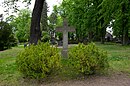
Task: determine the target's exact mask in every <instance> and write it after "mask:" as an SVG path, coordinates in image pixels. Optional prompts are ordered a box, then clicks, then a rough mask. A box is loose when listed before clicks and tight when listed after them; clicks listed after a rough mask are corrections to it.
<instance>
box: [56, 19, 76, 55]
mask: <svg viewBox="0 0 130 86" xmlns="http://www.w3.org/2000/svg"><path fill="white" fill-rule="evenodd" d="M56 32H62V33H63V49H62V52H61V54H62V56H63V57H68V32H75V29H74V28H73V27H69V26H68V22H67V19H64V20H63V27H57V28H56Z"/></svg>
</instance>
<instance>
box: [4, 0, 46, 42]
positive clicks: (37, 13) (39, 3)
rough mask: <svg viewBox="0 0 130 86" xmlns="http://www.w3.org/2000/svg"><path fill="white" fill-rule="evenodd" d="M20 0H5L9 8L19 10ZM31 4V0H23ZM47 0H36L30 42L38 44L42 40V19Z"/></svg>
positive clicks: (5, 4)
mask: <svg viewBox="0 0 130 86" xmlns="http://www.w3.org/2000/svg"><path fill="white" fill-rule="evenodd" d="M18 1H20V0H4V6H6V7H8V8H7V11H8V10H9V9H15V11H17V10H18V7H17V3H16V2H18ZM22 1H23V2H27V4H30V2H31V0H22ZM44 1H45V0H35V5H34V8H33V12H32V19H31V27H30V39H29V40H30V41H29V43H30V44H37V42H38V40H41V30H40V20H41V14H42V9H43V3H44Z"/></svg>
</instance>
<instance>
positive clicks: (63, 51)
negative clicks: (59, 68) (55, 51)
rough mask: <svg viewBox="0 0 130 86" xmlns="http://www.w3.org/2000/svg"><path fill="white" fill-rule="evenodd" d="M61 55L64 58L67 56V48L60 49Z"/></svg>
mask: <svg viewBox="0 0 130 86" xmlns="http://www.w3.org/2000/svg"><path fill="white" fill-rule="evenodd" d="M61 55H62V56H63V57H64V58H67V57H68V50H67V49H65V50H62V52H61Z"/></svg>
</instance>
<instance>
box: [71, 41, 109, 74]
mask: <svg viewBox="0 0 130 86" xmlns="http://www.w3.org/2000/svg"><path fill="white" fill-rule="evenodd" d="M69 62H70V64H71V65H72V66H73V67H74V68H75V69H76V70H77V71H78V72H79V73H81V74H83V75H89V74H93V73H96V72H97V71H100V72H101V70H104V69H107V68H108V67H109V64H108V57H107V52H105V51H103V50H101V49H99V48H98V47H96V45H95V44H94V43H90V44H88V45H84V44H78V46H75V47H72V48H70V51H69Z"/></svg>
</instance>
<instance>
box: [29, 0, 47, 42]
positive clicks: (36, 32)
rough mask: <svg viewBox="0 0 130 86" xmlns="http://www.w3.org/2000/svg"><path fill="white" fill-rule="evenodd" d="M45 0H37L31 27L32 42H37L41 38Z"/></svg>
mask: <svg viewBox="0 0 130 86" xmlns="http://www.w3.org/2000/svg"><path fill="white" fill-rule="evenodd" d="M44 1H45V0H35V6H34V9H33V13H32V19H31V27H30V41H29V43H30V44H37V42H38V40H41V30H40V20H41V14H42V9H43V3H44Z"/></svg>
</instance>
